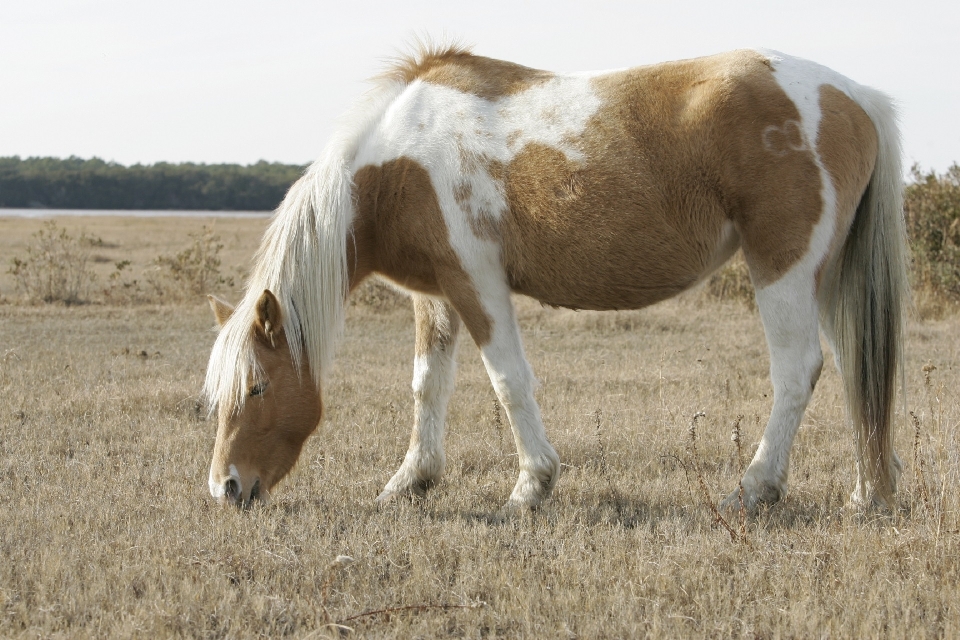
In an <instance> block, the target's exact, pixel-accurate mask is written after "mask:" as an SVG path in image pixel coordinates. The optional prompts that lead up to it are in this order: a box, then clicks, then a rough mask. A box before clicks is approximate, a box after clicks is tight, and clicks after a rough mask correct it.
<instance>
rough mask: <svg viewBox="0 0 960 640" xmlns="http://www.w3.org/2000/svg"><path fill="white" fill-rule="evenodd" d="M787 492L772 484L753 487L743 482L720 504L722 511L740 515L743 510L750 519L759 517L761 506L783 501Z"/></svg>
mask: <svg viewBox="0 0 960 640" xmlns="http://www.w3.org/2000/svg"><path fill="white" fill-rule="evenodd" d="M784 494H786V491H785V490H783V489H781V488H780V487H778V486H775V485H771V484H761V485H753V484H752V483H751V484H749V485H748V484H747V483H745V482H741V483H740V486H739V487H737V488H736V489H735V490H734V491H732V492H730V494H729V495H728V496H727V497H726V498H724V499H723V500H722V501H721V502H720V511H721V512H723V513H726V514H730V515H734V514H739V513H740V512H741V510H742V511H743V512H744V513H745V514H746V515H747V516H749V517H753V516H755V515H757V512H758V511H759V509H760V505H762V504H765V505H772V504H776V503H777V502H780V500H782V499H783V496H784Z"/></svg>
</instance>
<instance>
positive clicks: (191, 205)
mask: <svg viewBox="0 0 960 640" xmlns="http://www.w3.org/2000/svg"><path fill="white" fill-rule="evenodd" d="M305 168H306V167H305V166H304V165H291V164H281V163H278V162H266V161H263V160H261V161H260V162H257V163H256V164H251V165H239V164H194V163H192V162H188V163H181V164H171V163H167V162H158V163H157V164H152V165H141V164H135V165H132V166H129V167H128V166H124V165H122V164H118V163H116V162H105V161H103V160H101V159H99V158H91V159H89V160H84V159H83V158H77V157H75V156H71V157H70V158H67V159H60V158H25V159H21V158H20V157H19V156H12V157H0V207H7V208H18V209H23V208H33V207H41V208H50V209H159V210H168V209H183V210H190V209H195V210H211V211H269V210H272V209H275V208H276V207H277V205H278V204H280V201H281V200H283V196H284V195H285V194H286V192H287V189H289V188H290V185H292V184H293V183H294V182H295V181H296V180H297V178H299V177H300V176H301V175H302V174H303V171H304V169H305Z"/></svg>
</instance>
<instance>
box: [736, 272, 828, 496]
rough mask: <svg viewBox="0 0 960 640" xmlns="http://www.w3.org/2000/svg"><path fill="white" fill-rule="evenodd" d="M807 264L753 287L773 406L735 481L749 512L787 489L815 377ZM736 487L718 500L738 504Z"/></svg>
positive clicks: (813, 309)
mask: <svg viewBox="0 0 960 640" xmlns="http://www.w3.org/2000/svg"><path fill="white" fill-rule="evenodd" d="M811 271H812V270H811V269H807V268H803V267H802V266H799V265H798V268H796V269H795V270H793V271H791V272H789V273H788V274H786V275H785V276H784V277H782V278H781V279H780V280H778V281H776V282H775V283H773V284H770V285H768V286H766V287H764V288H762V289H759V290H758V291H757V306H758V307H759V309H760V316H761V318H762V320H763V329H764V332H765V333H766V337H767V345H768V347H769V350H770V378H771V381H772V382H773V410H772V411H771V414H770V421H769V422H768V423H767V427H766V429H765V430H764V432H763V437H762V439H761V440H760V446H759V448H758V449H757V452H756V455H754V457H753V460H752V461H751V462H750V466H749V467H748V468H747V471H746V473H745V474H744V476H743V480H742V481H741V486H742V487H743V494H742V499H743V505H744V507H745V508H746V510H747V511H748V512H750V513H753V512H754V511H756V508H757V506H758V505H759V504H760V503H762V502H765V503H772V502H776V501H778V500H780V499H781V498H783V497H784V496H785V495H786V493H787V473H788V471H789V466H790V448H791V446H792V445H793V439H794V437H795V436H796V434H797V429H798V427H799V426H800V420H801V419H802V418H803V413H804V411H805V410H806V408H807V404H808V403H809V402H810V396H811V395H812V394H813V388H814V386H815V385H816V383H817V379H818V378H819V377H820V369H821V367H822V365H823V353H822V351H821V350H820V335H819V323H818V314H817V301H816V298H815V294H814V288H815V285H814V277H813V273H811ZM740 499H741V495H740V490H739V488H738V489H737V490H736V491H734V492H733V493H731V494H730V495H729V496H727V498H726V499H725V500H724V501H723V505H722V506H723V507H724V508H726V509H733V510H736V509H739V507H740Z"/></svg>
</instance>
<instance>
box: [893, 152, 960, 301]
mask: <svg viewBox="0 0 960 640" xmlns="http://www.w3.org/2000/svg"><path fill="white" fill-rule="evenodd" d="M912 174H913V183H912V184H909V185H907V188H906V192H905V194H904V216H905V218H906V223H907V235H908V236H909V237H910V248H911V253H912V257H913V285H914V288H915V289H916V291H917V294H918V295H917V298H918V302H919V301H923V300H927V301H934V302H936V301H939V302H941V303H943V302H946V303H950V304H955V303H958V302H960V166H958V165H956V164H954V165H953V166H951V167H950V169H948V170H947V172H946V173H944V174H942V175H937V174H936V173H935V172H933V171H931V172H930V173H926V174H924V173H923V172H922V171H921V170H920V168H919V167H918V166H916V165H914V167H913V169H912Z"/></svg>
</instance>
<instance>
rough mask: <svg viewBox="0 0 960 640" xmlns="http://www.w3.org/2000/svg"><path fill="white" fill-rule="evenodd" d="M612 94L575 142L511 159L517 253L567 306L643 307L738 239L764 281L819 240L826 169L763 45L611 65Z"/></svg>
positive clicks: (509, 189) (532, 290) (602, 89)
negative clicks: (727, 228)
mask: <svg viewBox="0 0 960 640" xmlns="http://www.w3.org/2000/svg"><path fill="white" fill-rule="evenodd" d="M594 87H595V89H596V91H597V92H598V93H599V95H600V97H601V100H602V101H603V106H602V107H601V112H600V113H599V114H598V115H597V116H595V117H594V118H593V119H592V120H591V122H590V123H589V124H588V126H587V128H586V130H585V131H584V132H583V134H582V135H581V136H579V137H576V138H571V139H570V140H569V141H568V144H570V145H571V146H573V147H574V148H576V149H578V150H579V151H580V152H581V153H582V155H583V157H584V161H583V162H582V163H581V162H574V161H570V160H568V159H567V157H566V155H565V154H564V153H562V152H561V151H559V150H557V149H552V148H550V147H547V146H544V145H540V144H528V145H526V146H525V147H524V148H523V149H522V150H521V151H520V152H519V153H518V154H517V156H516V157H515V158H514V159H513V161H511V162H510V163H509V164H508V166H507V167H506V168H505V171H504V174H505V177H504V189H505V192H506V194H507V199H508V202H509V207H510V210H509V212H508V213H507V220H508V221H507V222H504V223H502V224H501V233H502V235H503V238H504V241H503V242H504V263H505V266H506V268H507V272H508V277H509V278H510V282H511V285H512V286H513V287H514V289H515V290H516V291H518V292H520V293H524V294H526V295H530V296H532V297H535V298H537V299H539V300H541V301H543V302H546V303H548V304H551V305H556V306H565V307H573V308H588V309H623V308H637V307H642V306H646V305H648V304H652V303H654V302H658V301H660V300H662V299H665V298H668V297H671V296H673V295H675V294H677V293H679V292H680V291H682V290H684V289H686V288H688V287H690V286H691V285H693V284H695V283H696V282H697V281H699V280H700V279H702V278H703V277H704V276H705V275H707V271H708V270H709V269H710V268H712V267H714V266H715V265H716V263H717V262H718V257H719V258H720V259H725V258H726V257H728V256H726V255H723V256H718V255H717V252H718V251H720V250H723V251H726V252H730V251H733V250H735V249H736V243H730V242H724V232H723V229H724V224H725V223H726V222H727V221H731V222H733V223H734V226H735V228H736V229H737V232H738V234H739V236H740V239H741V242H742V246H743V248H744V252H745V254H746V255H747V259H748V261H749V263H750V265H751V270H752V273H753V277H754V279H755V281H756V283H757V284H758V286H764V285H766V284H770V283H772V282H774V281H776V280H777V279H778V278H780V277H781V276H782V275H783V274H784V273H786V272H787V271H788V270H789V269H790V267H792V266H793V265H794V264H795V263H796V262H797V261H798V260H800V259H801V258H802V257H803V256H804V255H805V253H806V252H807V250H808V248H809V241H810V236H811V233H812V231H813V228H814V226H815V225H816V223H817V221H818V220H819V218H820V215H821V209H822V202H821V198H820V173H819V170H818V168H817V165H816V164H815V162H814V159H813V155H812V153H811V150H810V149H809V148H808V146H809V145H808V144H807V143H806V142H805V141H804V140H803V136H802V133H801V130H800V127H799V120H800V114H799V112H798V110H797V108H796V106H795V105H794V104H793V102H792V101H791V100H790V99H789V97H788V96H787V95H786V94H785V93H784V92H783V90H782V89H781V88H780V87H779V85H778V84H777V83H776V81H775V79H774V77H773V73H772V70H771V67H770V65H769V61H767V60H766V59H765V58H763V57H762V56H760V55H759V54H756V53H753V52H733V53H730V54H721V55H719V56H713V57H710V58H702V59H698V60H689V61H680V62H674V63H666V64H661V65H656V66H651V67H640V68H636V69H631V70H627V71H622V72H615V73H611V74H606V75H602V76H598V77H597V78H595V79H594Z"/></svg>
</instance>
